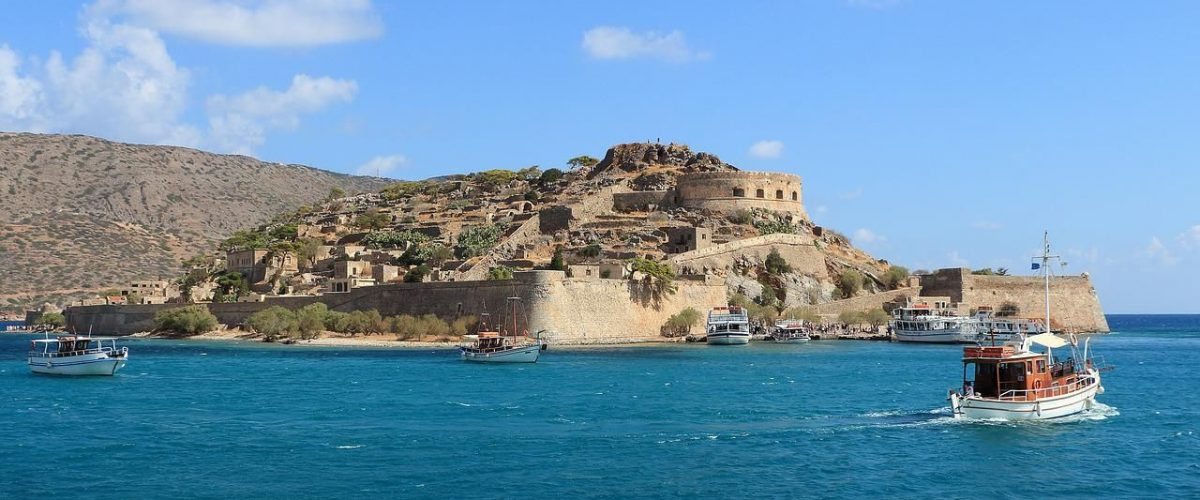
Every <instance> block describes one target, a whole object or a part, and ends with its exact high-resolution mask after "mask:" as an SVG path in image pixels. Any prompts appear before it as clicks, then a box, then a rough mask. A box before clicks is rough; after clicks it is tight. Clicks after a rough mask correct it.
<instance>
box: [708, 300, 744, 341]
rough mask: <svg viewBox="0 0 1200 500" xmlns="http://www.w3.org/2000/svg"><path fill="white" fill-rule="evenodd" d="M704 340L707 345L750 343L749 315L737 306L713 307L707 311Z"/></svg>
mask: <svg viewBox="0 0 1200 500" xmlns="http://www.w3.org/2000/svg"><path fill="white" fill-rule="evenodd" d="M705 332H706V333H705V335H706V337H705V342H707V343H708V344H709V345H745V344H749V343H750V317H749V316H748V315H747V314H746V310H745V309H742V308H741V307H737V306H729V307H714V308H713V310H711V311H709V312H708V325H707V327H706V328H705Z"/></svg>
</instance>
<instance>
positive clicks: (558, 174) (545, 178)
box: [538, 168, 563, 186]
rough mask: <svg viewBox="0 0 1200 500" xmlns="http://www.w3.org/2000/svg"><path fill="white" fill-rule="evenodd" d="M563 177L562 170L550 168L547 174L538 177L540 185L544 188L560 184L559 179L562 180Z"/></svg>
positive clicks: (543, 173)
mask: <svg viewBox="0 0 1200 500" xmlns="http://www.w3.org/2000/svg"><path fill="white" fill-rule="evenodd" d="M562 176H563V171H562V170H559V169H557V168H548V169H546V171H545V172H542V175H541V176H540V177H538V184H539V185H542V186H545V185H546V184H553V183H555V182H558V180H559V179H562Z"/></svg>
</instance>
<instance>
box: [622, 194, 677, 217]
mask: <svg viewBox="0 0 1200 500" xmlns="http://www.w3.org/2000/svg"><path fill="white" fill-rule="evenodd" d="M674 200H675V192H674V191H633V192H629V193H614V194H613V210H616V211H618V212H628V211H632V210H645V209H647V208H649V207H650V206H651V205H654V206H659V207H661V206H664V205H668V204H671V203H674Z"/></svg>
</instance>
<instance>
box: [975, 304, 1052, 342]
mask: <svg viewBox="0 0 1200 500" xmlns="http://www.w3.org/2000/svg"><path fill="white" fill-rule="evenodd" d="M975 321H976V325H977V326H976V329H977V330H978V332H979V334H978V336H977V339H976V340H977V341H978V342H979V343H981V344H984V343H989V342H991V343H995V342H1000V343H1004V342H1008V341H1011V340H1013V339H1014V338H1016V337H1017V336H1021V335H1024V336H1026V337H1030V336H1034V335H1040V334H1043V333H1046V328H1045V326H1043V325H1042V322H1041V321H1038V320H1036V319H1029V318H1008V317H1001V316H997V315H996V314H995V312H993V311H992V308H990V307H986V306H984V307H980V308H979V310H978V311H977V312H976V313H975Z"/></svg>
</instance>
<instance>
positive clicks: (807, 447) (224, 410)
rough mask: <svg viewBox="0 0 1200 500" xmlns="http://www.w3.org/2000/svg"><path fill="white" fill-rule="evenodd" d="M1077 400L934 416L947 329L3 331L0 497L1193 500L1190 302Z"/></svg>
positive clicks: (1196, 371)
mask: <svg viewBox="0 0 1200 500" xmlns="http://www.w3.org/2000/svg"><path fill="white" fill-rule="evenodd" d="M1109 322H1110V325H1111V326H1112V329H1113V333H1112V334H1109V335H1103V336H1096V337H1094V338H1093V341H1092V347H1093V349H1094V351H1095V352H1096V353H1097V354H1098V355H1101V356H1103V357H1104V358H1105V360H1106V361H1107V362H1108V363H1109V364H1111V365H1113V366H1115V367H1116V368H1115V370H1113V371H1111V372H1107V373H1105V374H1104V378H1103V385H1104V388H1105V392H1104V394H1102V395H1100V396H1099V398H1098V400H1099V401H1100V402H1101V403H1102V404H1101V405H1099V406H1098V407H1097V408H1096V409H1095V410H1093V411H1091V412H1089V413H1086V414H1083V415H1079V416H1075V417H1069V418H1066V419H1062V420H1059V421H1050V422H1031V423H1005V422H996V421H964V420H955V419H953V418H952V417H951V414H950V409H949V407H948V403H947V401H946V393H947V390H948V389H950V388H953V387H958V386H959V385H960V383H961V376H962V365H961V363H960V355H961V348H960V347H956V346H934V345H910V344H895V343H887V342H867V341H833V340H828V341H813V342H809V343H807V344H801V345H769V344H752V345H750V346H745V347H715V346H714V347H709V346H704V345H663V346H636V347H611V348H561V349H559V348H554V347H553V346H552V347H551V349H550V350H549V351H547V352H545V353H544V354H543V357H542V359H541V360H540V361H538V363H536V364H530V365H511V366H500V365H475V364H467V363H464V362H462V361H460V360H459V358H458V355H457V353H456V352H455V351H453V350H449V349H419V350H405V349H372V348H341V347H297V346H278V345H271V344H262V343H254V342H200V341H178V340H135V339H130V340H129V341H128V342H126V345H127V346H128V347H129V348H130V351H131V356H130V361H129V364H128V366H126V367H125V369H124V370H122V371H120V372H118V373H117V375H116V376H114V377H95V378H66V377H54V376H44V375H32V374H30V373H29V372H28V369H27V368H26V366H25V363H24V358H23V357H24V354H25V351H26V349H27V346H28V342H29V340H30V338H32V337H31V336H29V335H18V334H4V335H0V431H2V432H3V435H2V437H0V498H19V499H26V498H95V499H109V498H111V499H118V498H119V499H126V498H213V499H218V498H219V499H227V498H280V499H288V500H295V499H304V498H354V499H363V498H552V499H560V500H561V499H569V498H669V497H698V498H746V497H752V498H785V497H786V498H939V499H946V498H964V499H967V498H970V499H974V498H987V499H1007V498H1014V499H1016V498H1035V497H1036V498H1156V499H1166V498H1200V316H1183V315H1153V316H1151V315H1113V316H1110V317H1109Z"/></svg>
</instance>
